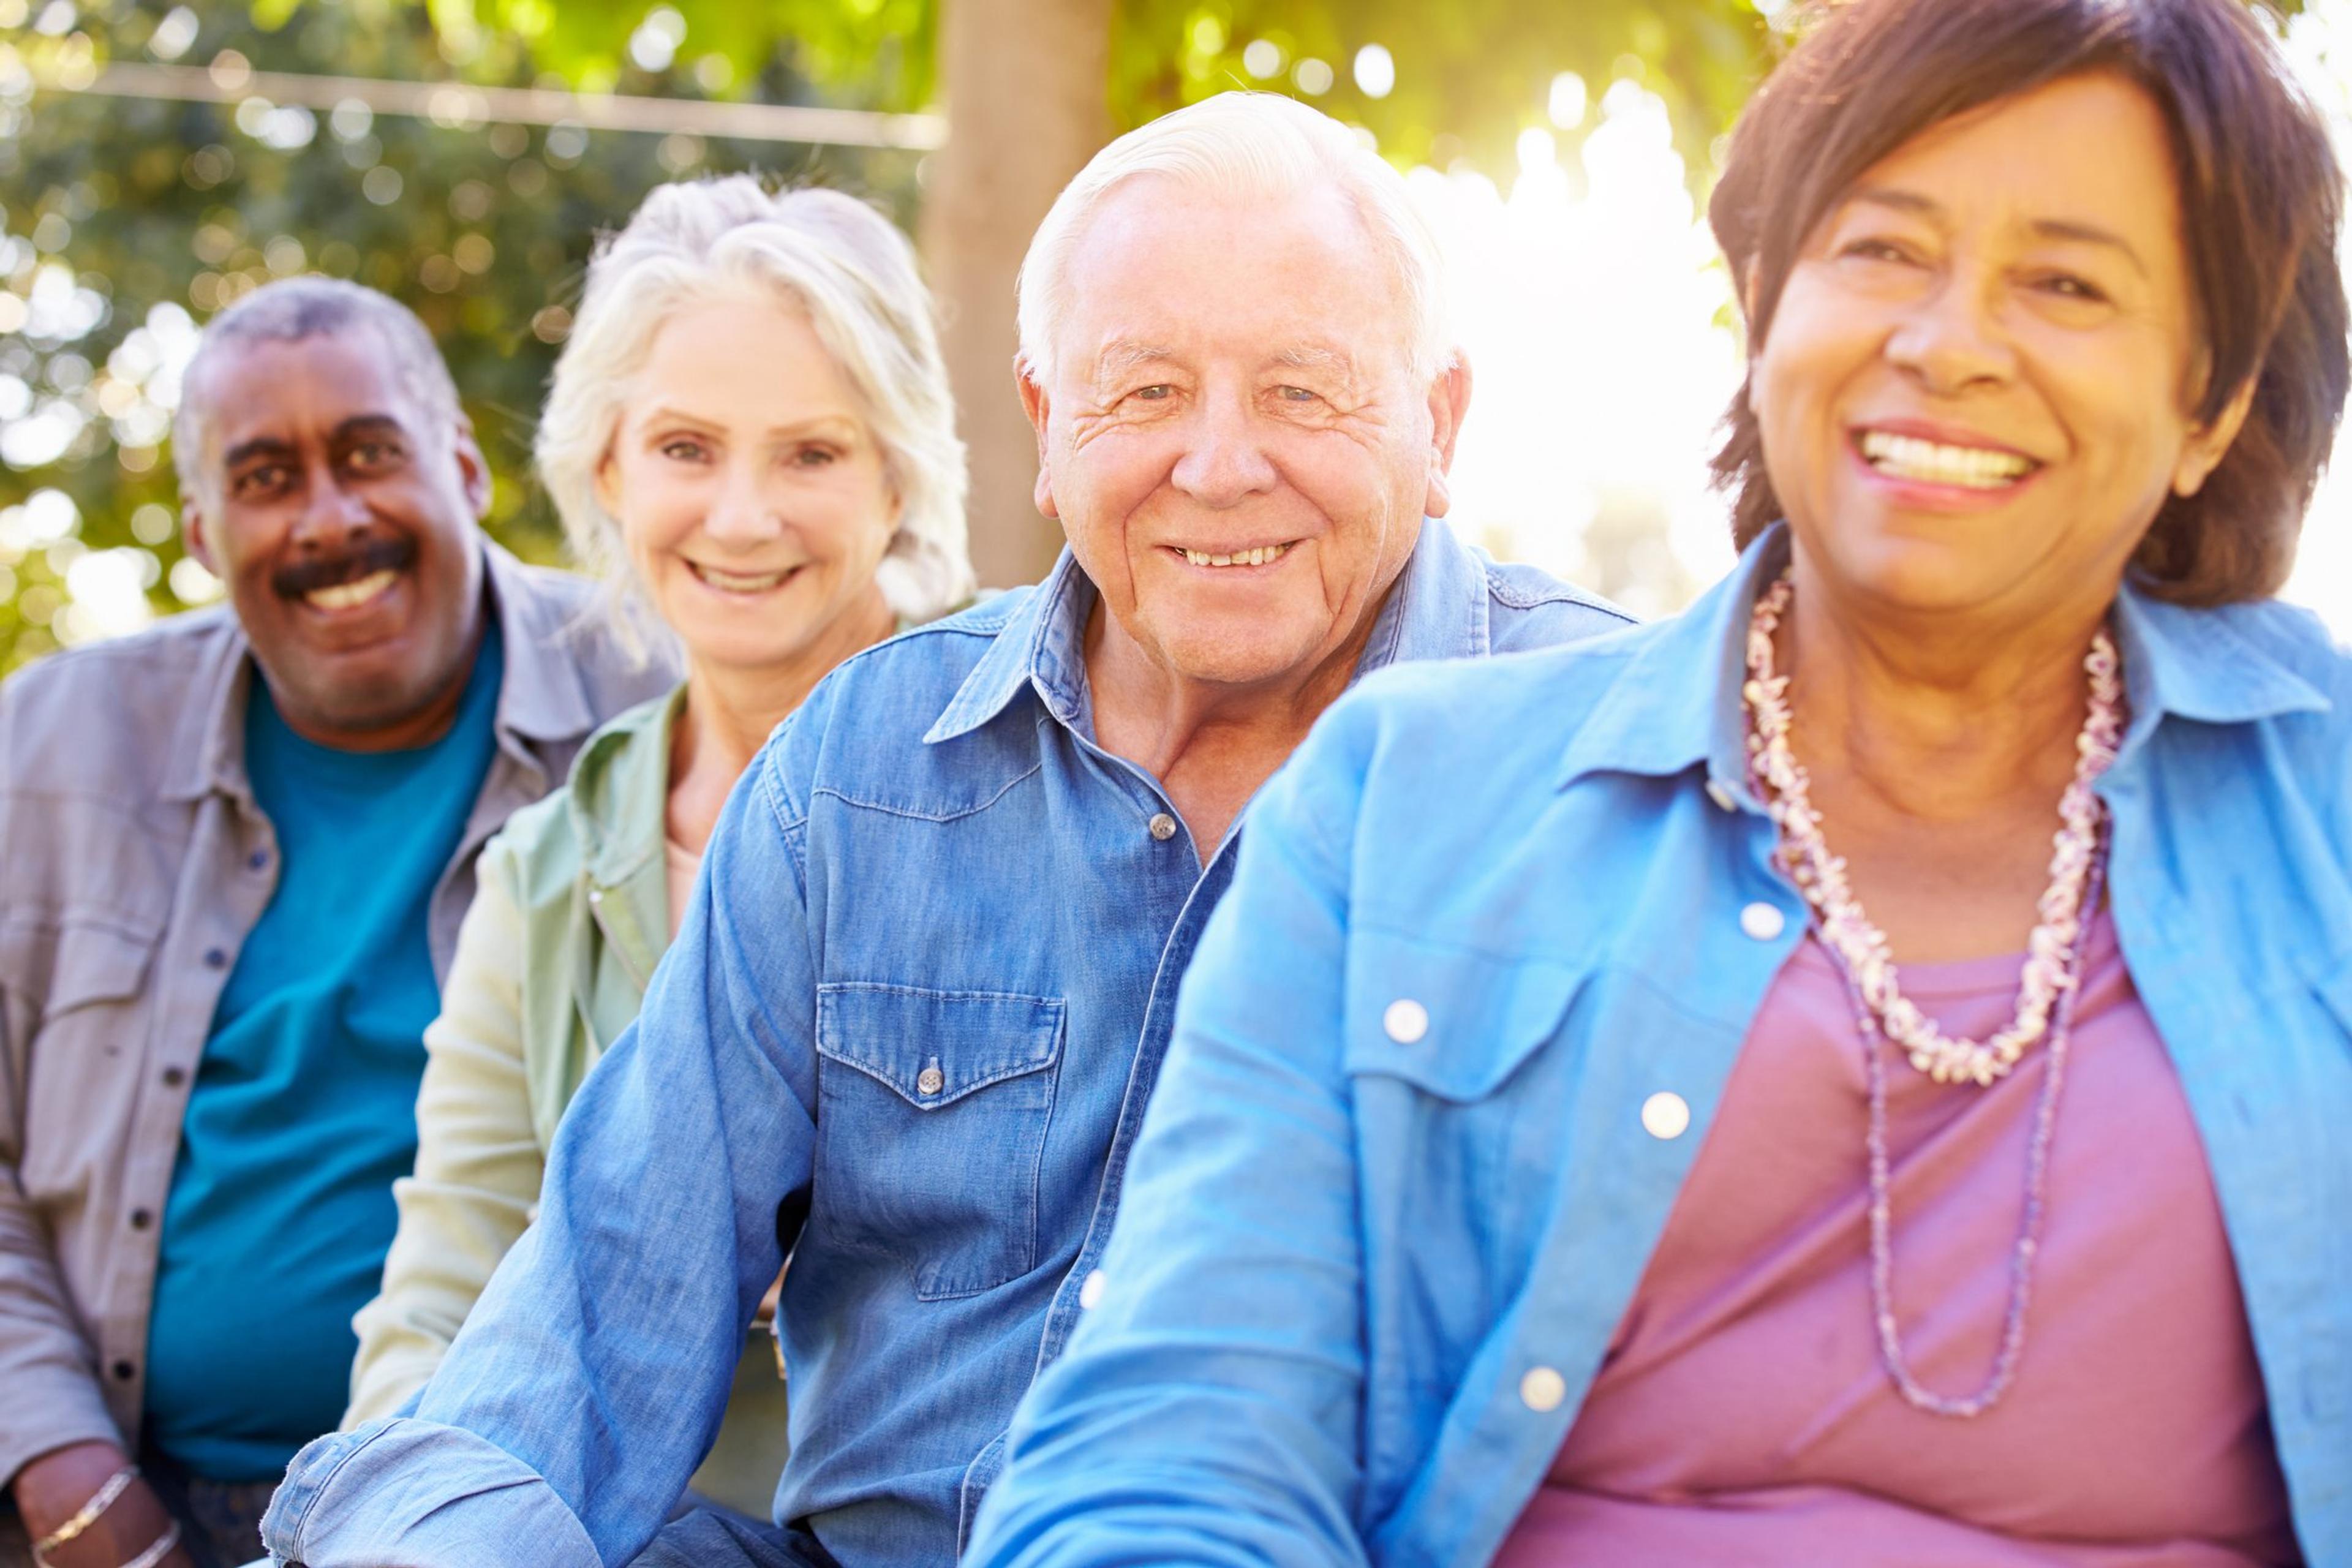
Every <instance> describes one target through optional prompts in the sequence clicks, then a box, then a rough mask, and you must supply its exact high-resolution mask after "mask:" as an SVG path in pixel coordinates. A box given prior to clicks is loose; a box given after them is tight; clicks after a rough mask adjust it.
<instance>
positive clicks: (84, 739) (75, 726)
mask: <svg viewBox="0 0 2352 1568" xmlns="http://www.w3.org/2000/svg"><path fill="white" fill-rule="evenodd" d="M242 640H243V635H242V633H241V632H240V631H239V630H238V628H237V626H236V620H235V618H234V617H233V616H231V615H230V613H229V612H228V610H227V609H226V607H225V606H219V605H215V606H213V607H212V608H209V609H204V610H194V611H190V612H188V613H186V614H184V615H179V616H171V617H170V618H168V619H166V620H164V621H163V622H161V623H160V624H158V625H156V626H151V627H149V628H147V629H146V630H144V631H141V632H135V633H132V634H131V635H130V636H128V637H116V638H112V639H110V640H109V641H106V642H102V643H92V644H87V645H85V646H83V647H75V648H68V649H65V650H64V651H62V652H59V653H53V654H50V655H48V656H47V658H41V659H39V660H37V661H36V662H34V663H32V664H29V665H27V666H26V667H25V668H22V669H19V670H17V671H16V673H15V674H14V675H11V676H10V677H9V678H8V679H7V680H6V681H5V683H0V769H5V773H0V784H5V787H9V788H17V789H24V788H31V789H38V788H41V787H44V781H54V782H58V783H64V782H68V781H70V782H72V783H73V784H75V786H76V787H77V788H78V789H80V790H83V791H85V792H86V791H87V790H88V788H89V785H90V784H94V783H96V782H98V781H101V780H104V781H108V782H109V784H110V790H111V793H119V794H135V793H140V791H141V789H142V785H144V786H151V787H152V786H153V785H154V784H156V781H158V780H160V779H161V777H162V776H163V767H164V764H165V763H166V761H167V760H168V752H169V748H170V745H171V743H172V742H173V740H174V739H175V738H176V737H178V736H180V735H181V734H182V733H183V721H184V718H185V716H186V715H187V713H188V711H189V709H190V707H191V705H192V704H194V703H195V702H198V701H201V700H207V698H208V697H209V695H210V694H209V693H207V692H206V690H205V683H206V682H207V681H209V680H213V679H217V678H218V676H219V674H220V668H221V660H223V659H224V658H228V657H230V656H231V654H232V653H233V652H234V651H235V649H236V647H239V646H241V644H242Z"/></svg>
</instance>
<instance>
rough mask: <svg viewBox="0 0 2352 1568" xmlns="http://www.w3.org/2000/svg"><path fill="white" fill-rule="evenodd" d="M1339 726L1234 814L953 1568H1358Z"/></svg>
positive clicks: (1345, 803) (1356, 1337)
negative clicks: (1133, 1099) (1127, 1165)
mask: <svg viewBox="0 0 2352 1568" xmlns="http://www.w3.org/2000/svg"><path fill="white" fill-rule="evenodd" d="M1351 709H1356V705H1354V704H1343V705H1342V707H1341V708H1340V709H1339V710H1335V711H1334V713H1333V714H1332V715H1331V716H1330V717H1329V718H1328V719H1327V720H1326V721H1325V723H1324V724H1323V726H1322V727H1321V728H1320V729H1319V730H1318V731H1317V735H1316V737H1315V738H1314V739H1311V740H1310V741H1309V742H1308V743H1307V747H1306V748H1305V749H1304V750H1303V751H1302V752H1300V753H1299V755H1298V757H1297V760H1295V761H1294V762H1293V763H1291V765H1290V767H1289V768H1288V769H1287V770H1286V772H1284V773H1281V774H1279V775H1277V776H1276V779H1275V780H1274V781H1273V782H1272V783H1271V784H1269V785H1268V787H1267V789H1266V791H1265V795H1263V796H1262V797H1261V799H1260V801H1259V803H1258V804H1257V805H1255V807H1254V808H1253V809H1252V811H1251V813H1250V816H1249V821H1248V827H1247V831H1246V832H1245V833H1244V838H1243V849H1242V854H1241V860H1240V864H1239V866H1238V868H1237V869H1236V871H1235V874H1234V886H1233V889H1232V890H1231V891H1230V892H1229V893H1228V894H1227V895H1226V897H1225V899H1224V900H1223V904H1222V905H1221V906H1220V907H1219V909H1218V910H1217V912H1216V914H1215V916H1214V917H1213V919H1212V921H1210V924H1209V927H1208V930H1207V931H1206V932H1205V934H1204V935H1203V936H1202V942H1201V947H1200V951H1199V953H1198V955H1197V956H1196V957H1195V959H1194V961H1193V963H1192V970H1191V972H1190V973H1189V975H1188V976H1187V978H1186V980H1185V982H1184V987H1183V992H1182V996H1181V1002H1180V1004H1179V1006H1178V1012H1177V1022H1176V1032H1175V1037H1174V1040H1173V1043H1172V1044H1171V1047H1170V1054H1169V1058H1168V1063H1167V1067H1166V1068H1165V1070H1164V1072H1163V1074H1162V1076H1161V1079H1160V1084H1159V1088H1158V1089H1157V1091H1156V1092H1155V1095H1154V1098H1153V1101H1152V1104H1151V1108H1150V1111H1149V1113H1148V1115H1147V1117H1146V1120H1145V1123H1144V1129H1143V1132H1142V1135H1141V1137H1140V1139H1139V1142H1138V1143H1137V1147H1136V1152H1135V1159H1134V1163H1133V1165H1132V1167H1131V1170H1130V1174H1129V1181H1128V1187H1127V1193H1126V1196H1125V1198H1124V1200H1123V1202H1122V1204H1121V1206H1120V1215H1119V1219H1118V1226H1117V1229H1116V1231H1115V1232H1114V1234H1113V1237H1112V1239H1111V1243H1110V1247H1109V1248H1108V1252H1107V1253H1106V1255H1105V1258H1104V1265H1103V1276H1104V1278H1103V1281H1102V1289H1101V1291H1100V1295H1099V1297H1098V1299H1097V1302H1096V1305H1095V1306H1094V1308H1093V1310H1091V1311H1090V1312H1088V1313H1087V1318H1086V1320H1085V1321H1083V1322H1082V1323H1081V1325H1080V1326H1079V1329H1078V1331H1077V1332H1076V1335H1075V1336H1074V1337H1073V1339H1072V1342H1071V1345H1070V1349H1069V1351H1068V1352H1067V1353H1066V1355H1065V1356H1064V1357H1063V1358H1062V1359H1061V1360H1060V1361H1058V1362H1056V1363H1055V1364H1054V1365H1053V1366H1052V1367H1051V1368H1050V1369H1048V1370H1047V1371H1046V1372H1045V1374H1044V1375H1043V1377H1042V1378H1040V1380H1039V1381H1038V1383H1037V1384H1036V1385H1035V1387H1034V1389H1033V1390H1032V1391H1031V1393H1030V1394H1029V1397H1028V1398H1027V1400H1026V1401H1025V1402H1024V1405H1022V1407H1021V1411H1020V1414H1019V1415H1017V1416H1016V1417H1015V1419H1014V1423H1013V1434H1012V1442H1011V1454H1010V1463H1009V1466H1008V1468H1007V1471H1006V1473H1005V1474H1004V1475H1003V1476H1002V1477H1001V1478H999V1479H998V1480H997V1482H996V1484H995V1485H994V1486H993V1487H992V1489H990V1491H989V1494H988V1498H987V1500H986V1503H985V1504H984V1505H983V1507H982V1510H981V1514H980V1517H979V1521H978V1523H977V1526H976V1531H975V1534H974V1538H973V1542H972V1544H971V1550H970V1552H969V1553H968V1554H967V1556H966V1557H965V1559H964V1562H965V1563H966V1564H967V1568H974V1565H977V1568H1012V1565H1013V1564H1016V1563H1017V1564H1021V1565H1023V1568H1046V1565H1048V1564H1051V1565H1054V1568H1063V1565H1068V1564H1077V1563H1140V1562H1149V1563H1233V1564H1243V1563H1249V1564H1262V1563H1310V1562H1311V1563H1362V1562H1364V1561H1365V1560H1366V1559H1365V1552H1364V1549H1363V1547H1362V1545H1361V1543H1360V1541H1359V1539H1358V1535H1357V1531H1356V1525H1355V1520H1354V1503H1355V1499H1356V1496H1357V1493H1358V1490H1359V1479H1360V1471H1359V1466H1360V1458H1359V1453H1358V1433H1359V1431H1360V1426H1361V1405H1362V1399H1363V1386H1362V1385H1363V1376H1364V1363H1363V1351H1362V1336H1363V1315H1362V1306H1361V1301H1362V1289H1363V1283H1362V1280H1363V1258H1362V1253H1361V1248H1360V1242H1359V1237H1358V1232H1357V1226H1356V1213H1357V1171H1356V1163H1355V1140H1354V1135H1353V1123H1352V1121H1351V1116H1350V1108H1349V1090H1348V1080H1347V1077H1346V1073H1345V1071H1344V1060H1343V1046H1342V1038H1343V1037H1342V1028H1341V1022H1342V1006H1341V998H1342V991H1343V976H1344V971H1345V946H1346V934H1347V933H1346V928H1347V919H1348V913H1347V901H1346V884H1347V877H1346V872H1345V868H1344V860H1343V858H1342V856H1341V853H1335V852H1334V849H1333V846H1334V845H1335V844H1338V845H1344V844H1345V843H1346V842H1347V841H1348V839H1349V831H1348V825H1349V824H1351V823H1352V822H1353V821H1354V816H1355V803H1356V798H1357V794H1358V787H1359V780H1360V766H1359V765H1357V764H1356V763H1355V762H1354V761H1353V759H1352V758H1351V756H1350V755H1349V751H1350V748H1349V743H1348V736H1347V733H1346V731H1347V730H1348V729H1349V721H1350V720H1351V719H1353V720H1360V718H1361V717H1362V715H1361V711H1360V709H1356V710H1355V711H1354V712H1352V713H1351V712H1350V710H1351Z"/></svg>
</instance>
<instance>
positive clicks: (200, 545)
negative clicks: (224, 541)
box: [180, 490, 221, 577]
mask: <svg viewBox="0 0 2352 1568" xmlns="http://www.w3.org/2000/svg"><path fill="white" fill-rule="evenodd" d="M180 547H181V548H182V549H184V550H185V551H186V552H188V553H189V554H190V555H192V556H194V558H195V563H196V564H197V565H199V566H201V567H203V568H204V569H205V571H207V572H209V573H211V574H213V575H214V576H215V577H217V576H219V575H220V574H221V571H220V563H219V562H218V561H217V560H216V559H215V557H214V555H213V545H212V541H211V539H210V538H208V537H207V536H206V533H205V509H204V503H203V502H202V501H200V500H197V499H196V498H195V497H194V495H191V494H190V493H188V492H187V491H185V490H183V491H181V492H180Z"/></svg>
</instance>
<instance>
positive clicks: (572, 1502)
mask: <svg viewBox="0 0 2352 1568" xmlns="http://www.w3.org/2000/svg"><path fill="white" fill-rule="evenodd" d="M787 729H789V726H787ZM775 747H776V743H775V742H771V745H770V747H769V749H768V750H766V751H764V752H761V756H760V757H759V758H758V759H755V760H754V762H753V763H752V765H751V768H750V769H749V770H748V771H747V772H746V773H745V774H744V776H743V778H742V779H741V781H740V782H739V783H738V784H737V786H736V789H735V792H734V794H733V795H731V796H730V798H729V801H728V805H727V808H726V810H725V811H724V812H723V813H722V814H721V815H720V817H719V825H718V826H717V828H716V829H715V831H714V832H713V834H712V837H711V840H710V845H709V852H708V855H707V857H706V859H705V862H704V867H703V872H702V876H701V879H700V881H699V882H698V885H697V887H696V889H695V893H694V896H693V898H692V900H690V901H689V903H688V910H687V914H686V921H685V924H684V927H683V929H682V930H681V931H680V932H679V934H678V939H677V942H675V943H674V944H673V945H672V946H671V948H670V950H669V952H668V953H667V955H666V956H665V957H664V958H663V960H662V963H661V964H660V966H659V967H658V968H657V969H656V972H655V973H654V977H653V982H652V984H651V986H650V987H649V989H648V990H647V992H646V1004H645V1008H644V1011H643V1012H642V1013H641V1014H640V1015H639V1017H638V1019H637V1022H636V1023H635V1024H634V1025H633V1026H631V1027H630V1028H629V1029H628V1030H627V1031H626V1032H625V1033H624V1034H623V1036H622V1037H621V1038H620V1039H619V1040H618V1041H617V1042H615V1044H614V1047H613V1049H612V1050H611V1051H610V1052H609V1053H607V1054H606V1056H605V1057H604V1059H603V1060H602V1061H600V1062H599V1063H598V1064H597V1065H596V1067H595V1068H593V1070H592V1071H591V1072H590V1073H589V1075H588V1078H587V1080H586V1082H585V1083H584V1084H583V1086H582V1088H581V1090H580V1093H579V1095H578V1096H577V1097H576V1098H575V1099H574V1100H573V1101H572V1106H571V1109H570V1110H568V1111H567V1112H566V1114H565V1117H564V1120H563V1123H562V1128H561V1130H560V1131H558V1133H557V1135H556V1139H555V1143H554V1147H553V1149H552V1150H551V1152H550V1155H549V1160H548V1168H547V1179H546V1182H545V1184H544V1185H543V1187H542V1190H541V1207H540V1213H539V1217H538V1218H537V1220H536V1221H535V1222H534V1223H533V1224H532V1225H531V1226H530V1229H528V1230H527V1231H525V1232H524V1234H523V1235H522V1237H521V1238H520V1240H519V1241H518V1242H517V1243H516V1245H515V1247H513V1249H512V1250H511V1251H509V1253H508V1254H507V1257H506V1259H505V1261H504V1262H503V1263H501V1264H500V1265H499V1268H498V1271H497V1273H496V1274H495V1275H494V1276H493V1277H492V1278H491V1280H490V1283H489V1285H488V1289H485V1290H484V1292H483V1294H482V1298H481V1300H480V1301H479V1302H478V1304H477V1306H476V1307H475V1309H474V1310H473V1312H472V1314H471V1315H470V1316H469V1317H468V1318H467V1321H466V1324H465V1327H464V1328H463V1329H462V1330H461V1331H459V1332H458V1334H457V1339H456V1341H455V1342H454V1343H452V1344H451V1346H450V1348H449V1353H448V1355H447V1357H446V1359H445V1360H444V1361H443V1362H442V1363H441V1366H440V1368H439V1370H438V1371H437V1372H436V1373H434V1376H433V1380H432V1381H431V1382H430V1383H429V1384H426V1385H425V1389H424V1391H423V1393H422V1394H420V1395H419V1396H418V1398H417V1403H416V1405H415V1408H414V1410H413V1411H412V1412H411V1417H412V1418H411V1419H408V1420H404V1421H396V1422H394V1423H393V1424H392V1425H390V1426H362V1427H361V1428H359V1429H358V1430H357V1431H356V1432H354V1433H352V1434H349V1435H347V1436H343V1437H338V1438H331V1439H327V1440H324V1441H323V1442H322V1443H320V1444H319V1445H314V1446H313V1448H312V1449H311V1450H309V1451H306V1453H305V1455H304V1456H303V1459H302V1461H301V1463H300V1464H299V1466H298V1474H297V1475H296V1476H295V1477H294V1479H291V1480H289V1483H288V1486H287V1488H286V1489H285V1491H284V1492H283V1493H282V1494H281V1497H280V1499H279V1504H278V1506H276V1507H273V1509H272V1511H271V1515H270V1519H271V1521H272V1523H271V1524H270V1526H269V1527H268V1528H267V1529H266V1530H265V1536H264V1539H265V1540H266V1542H268V1546H269V1547H270V1549H271V1550H272V1551H273V1552H276V1553H277V1554H278V1556H279V1557H280V1558H281V1559H284V1560H287V1561H289V1562H290V1561H300V1562H305V1563H311V1564H313V1565H314V1568H315V1565H316V1564H319V1563H361V1562H367V1563H378V1564H381V1563H387V1562H397V1563H411V1562H415V1563H460V1562H463V1563H469V1564H475V1563H488V1562H516V1561H530V1562H532V1563H540V1562H549V1563H556V1562H562V1563H570V1562H572V1561H574V1560H575V1559H574V1558H573V1557H572V1556H551V1555H549V1553H551V1552H557V1551H558V1550H559V1549H562V1547H563V1546H564V1544H565V1543H566V1542H571V1543H575V1544H577V1545H579V1546H580V1547H581V1548H582V1549H583V1552H584V1554H583V1555H582V1556H580V1557H578V1558H577V1559H576V1560H577V1561H580V1562H582V1563H596V1562H602V1563H625V1562H627V1561H628V1560H629V1559H630V1558H632V1557H634V1556H635V1554H636V1553H637V1552H639V1551H640V1550H642V1549H643V1548H644V1546H645V1544H646V1542H647V1541H648V1540H650V1539H651V1538H652V1536H653V1534H654V1532H655V1531H656V1530H657V1529H659V1528H660V1526H661V1524H662V1522H663V1521H664V1520H665V1519H666V1518H667V1515H668V1513H669V1510H670V1509H671V1507H672V1506H673V1505H674V1504H675V1503H676V1502H677V1498H678V1495H679V1493H680V1492H681V1490H683V1489H684V1488H685V1486H686V1483H687V1480H688V1477H689V1476H690V1475H691V1474H692V1473H693V1470H694V1468H695V1467H696V1465H697V1464H698V1463H699V1462H700V1461H701V1459H702V1458H703V1455H704V1453H705V1452H706V1450H707V1449H708V1448H709V1445H710V1441H711V1437H712V1436H713V1434H714V1433H715V1432H716V1431H717V1430H718V1426H719V1417H720V1415H721V1414H722V1412H723V1410H724V1408H725V1406H726V1403H727V1396H728V1393H729V1390H730V1386H731V1385H732V1383H733V1379H734V1374H735V1370H736V1366H737V1363H738V1362H739V1361H740V1358H741V1355H742V1350H743V1342H744V1334H745V1332H746V1331H747V1329H748V1327H749V1325H750V1323H751V1318H752V1315H753V1312H754V1311H755V1310H756V1309H757V1308H758V1306H759V1303H760V1300H761V1296H762V1294H763V1293H764V1292H765V1291H766V1289H767V1288H768V1285H769V1283H770V1282H771V1281H772V1280H773V1279H775V1278H776V1275H777V1272H778V1270H779V1269H780V1268H782V1263H783V1247H784V1245H786V1244H787V1243H788V1242H789V1240H790V1239H791V1237H790V1236H789V1235H784V1234H780V1233H782V1232H783V1231H785V1229H786V1228H787V1227H786V1226H785V1225H783V1224H782V1223H781V1219H780V1216H782V1217H791V1216H797V1215H803V1214H805V1213H806V1206H807V1192H808V1186H809V1179H810V1174H809V1167H810V1151H811V1146H812V1142H813V1140H814V1120H813V1109H812V1108H813V1105H814V1094H815V1073H814V1061H813V1055H812V1053H813V1040H812V1037H811V1036H812V1029H813V1025H814V1011H815V1009H814V984H813V980H812V962H811V957H810V952H809V943H808V937H807V917H806V912H805V905H804V899H803V892H802V880H801V868H800V864H799V858H798V852H797V834H798V832H799V829H800V827H801V826H802V823H801V819H800V818H799V816H798V814H797V813H795V812H793V810H792V809H791V808H790V805H789V800H790V796H789V793H788V792H786V791H784V790H783V789H782V785H781V784H779V783H778V782H777V781H776V780H774V779H773V778H772V777H771V776H770V773H771V771H772V767H773V765H774V763H773V759H774V754H775ZM797 1223H798V1221H797V1218H792V1225H793V1226H797ZM412 1434H413V1436H412ZM362 1458H364V1460H365V1462H364V1463H363V1464H362V1462H361V1460H362ZM355 1467H356V1468H355ZM379 1492H381V1493H382V1494H383V1496H382V1497H381V1498H379V1497H377V1496H375V1495H374V1494H376V1493H379ZM313 1494H315V1495H313ZM330 1505H331V1506H330ZM444 1510H446V1520H445V1519H444V1517H443V1511H444ZM558 1526H565V1527H568V1528H566V1529H559V1528H557V1527H558ZM541 1532H544V1533H543V1534H542V1533H541ZM402 1539H412V1540H413V1541H414V1542H416V1543H417V1545H418V1550H419V1552H425V1549H426V1548H430V1549H431V1551H433V1552H443V1551H444V1549H445V1548H446V1554H444V1555H417V1556H414V1557H408V1556H403V1557H398V1558H393V1559H387V1558H383V1557H381V1556H379V1555H377V1553H378V1552H380V1550H382V1549H383V1547H384V1545H385V1543H386V1542H387V1541H399V1540H402ZM521 1543H527V1546H525V1545H523V1544H521Z"/></svg>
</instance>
